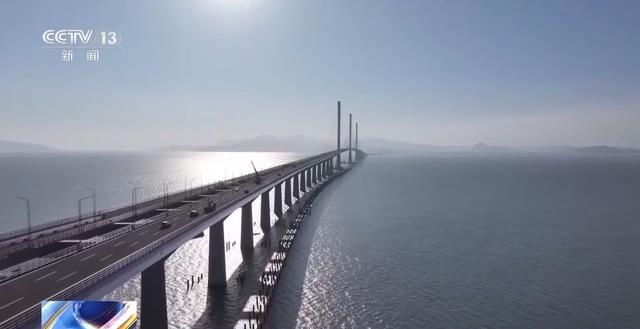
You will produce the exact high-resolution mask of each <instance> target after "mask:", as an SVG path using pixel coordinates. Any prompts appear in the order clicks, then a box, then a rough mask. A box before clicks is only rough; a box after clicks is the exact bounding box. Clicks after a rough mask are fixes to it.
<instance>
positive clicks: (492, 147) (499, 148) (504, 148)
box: [472, 143, 516, 152]
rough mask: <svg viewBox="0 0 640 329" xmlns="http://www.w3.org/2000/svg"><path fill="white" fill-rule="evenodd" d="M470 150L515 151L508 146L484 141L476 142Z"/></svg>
mask: <svg viewBox="0 0 640 329" xmlns="http://www.w3.org/2000/svg"><path fill="white" fill-rule="evenodd" d="M472 151H474V152H516V150H515V149H513V148H511V147H508V146H495V145H488V144H485V143H477V144H476V145H473V147H472Z"/></svg>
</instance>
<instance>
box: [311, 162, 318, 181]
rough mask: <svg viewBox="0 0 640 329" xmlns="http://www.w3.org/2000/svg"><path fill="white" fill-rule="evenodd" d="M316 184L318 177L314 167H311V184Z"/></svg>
mask: <svg viewBox="0 0 640 329" xmlns="http://www.w3.org/2000/svg"><path fill="white" fill-rule="evenodd" d="M317 182H318V176H317V175H316V166H315V165H314V166H313V167H311V183H314V184H315V183H317Z"/></svg>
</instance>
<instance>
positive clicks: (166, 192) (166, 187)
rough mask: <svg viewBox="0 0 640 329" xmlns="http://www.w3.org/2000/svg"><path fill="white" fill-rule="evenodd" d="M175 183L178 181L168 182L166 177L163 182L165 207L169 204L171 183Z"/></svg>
mask: <svg viewBox="0 0 640 329" xmlns="http://www.w3.org/2000/svg"><path fill="white" fill-rule="evenodd" d="M175 183H176V181H171V182H167V180H166V179H165V180H164V182H163V185H164V206H165V207H166V206H168V205H169V185H173V184H175Z"/></svg>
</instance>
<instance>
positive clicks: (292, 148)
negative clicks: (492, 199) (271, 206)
mask: <svg viewBox="0 0 640 329" xmlns="http://www.w3.org/2000/svg"><path fill="white" fill-rule="evenodd" d="M347 146H348V141H344V140H343V147H345V148H346V147H347ZM354 146H355V145H354ZM359 146H360V148H361V149H362V150H363V151H365V152H367V153H369V154H382V153H434V152H438V153H442V152H477V153H510V152H511V153H513V152H536V153H557V154H624V153H634V154H635V153H640V150H637V149H632V148H621V147H614V146H606V145H596V146H587V147H576V146H569V145H550V146H529V147H510V146H498V145H491V144H486V143H477V144H475V145H458V146H438V145H430V144H420V143H412V142H402V141H395V140H388V139H382V138H363V139H361V140H360V145H359ZM334 148H335V144H334V143H332V142H328V141H321V140H317V139H313V138H309V137H305V136H302V135H294V136H284V137H282V136H272V135H262V136H256V137H252V138H247V139H240V140H232V141H225V142H221V143H218V144H215V145H211V146H190V145H174V146H169V147H165V148H162V149H161V150H163V151H209V152H296V153H317V152H324V151H328V150H332V149H334Z"/></svg>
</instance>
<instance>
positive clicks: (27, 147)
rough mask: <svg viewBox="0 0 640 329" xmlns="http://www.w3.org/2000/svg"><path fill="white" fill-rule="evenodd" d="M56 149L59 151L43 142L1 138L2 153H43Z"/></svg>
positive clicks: (0, 150)
mask: <svg viewBox="0 0 640 329" xmlns="http://www.w3.org/2000/svg"><path fill="white" fill-rule="evenodd" d="M56 151H58V149H56V148H54V147H51V146H46V145H41V144H34V143H21V142H13V141H3V140H0V153H41V152H56Z"/></svg>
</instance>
